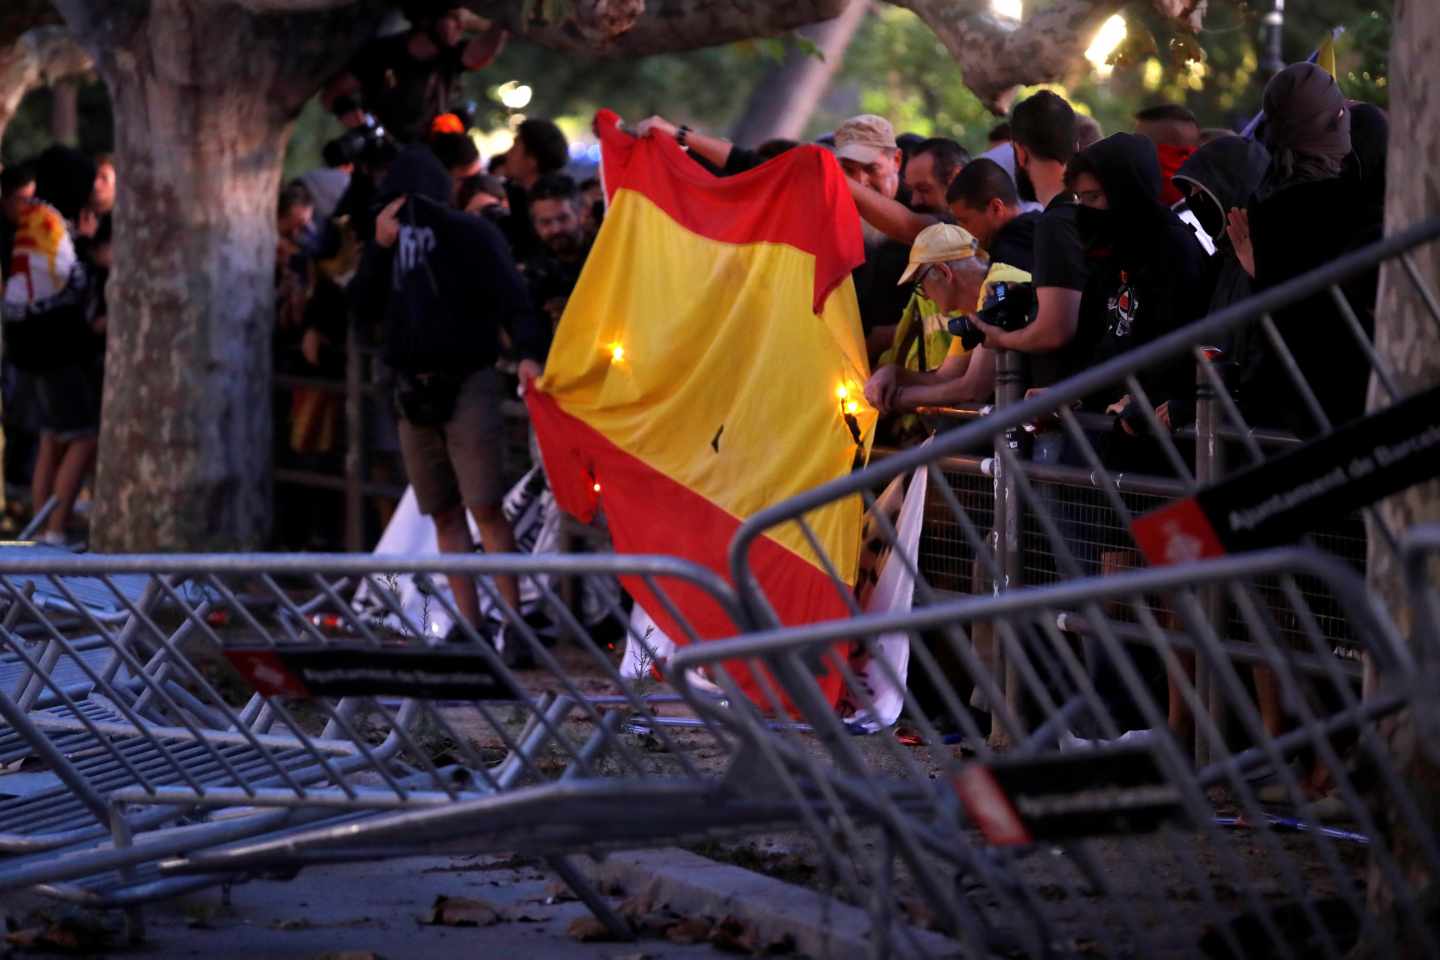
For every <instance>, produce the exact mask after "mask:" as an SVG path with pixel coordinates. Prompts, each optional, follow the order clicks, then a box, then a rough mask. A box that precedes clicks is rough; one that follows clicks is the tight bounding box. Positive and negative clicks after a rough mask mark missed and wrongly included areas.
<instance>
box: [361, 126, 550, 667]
mask: <svg viewBox="0 0 1440 960" xmlns="http://www.w3.org/2000/svg"><path fill="white" fill-rule="evenodd" d="M450 192H451V183H450V176H449V174H447V173H446V172H445V168H444V167H442V166H441V165H440V161H439V160H437V159H436V158H435V156H434V154H432V153H431V152H430V150H429V149H428V148H426V147H423V146H412V147H407V148H406V149H405V150H404V151H403V152H402V153H401V154H400V155H399V157H397V158H396V160H395V162H394V164H392V165H391V167H390V172H389V173H388V174H387V175H386V178H385V180H384V182H383V183H382V184H381V186H380V200H381V202H382V203H385V204H386V205H385V207H384V209H382V210H381V211H380V214H379V216H377V217H376V221H375V237H374V241H373V242H372V243H370V244H368V246H367V249H366V251H365V256H364V258H363V259H362V261H361V266H360V269H359V271H358V272H357V274H356V277H355V280H354V281H353V282H352V284H351V287H350V293H351V301H352V303H353V305H354V307H355V310H356V313H357V316H358V318H359V319H361V320H362V321H363V320H365V319H366V318H371V319H372V321H373V320H374V319H378V320H379V323H380V326H381V328H382V330H383V342H384V349H383V354H384V359H385V363H386V364H387V365H388V366H389V367H390V368H391V369H392V370H394V371H395V372H396V375H397V378H398V385H397V388H396V395H395V399H396V406H397V408H398V413H399V417H400V448H401V455H402V457H403V458H404V461H405V468H406V471H407V472H408V473H409V475H410V483H411V484H412V485H413V486H414V488H415V496H416V500H417V501H418V502H419V506H420V511H421V512H422V513H424V514H426V515H427V516H429V517H431V518H432V519H433V520H434V521H435V532H436V540H437V541H438V543H439V546H440V550H441V551H442V552H446V553H468V552H469V551H470V550H471V549H473V546H472V544H471V541H470V530H469V526H468V524H467V523H466V520H465V509H466V508H467V507H468V508H469V510H470V512H471V514H472V515H473V516H474V518H475V522H476V524H477V525H478V526H479V528H480V538H481V540H482V541H483V542H484V545H485V549H486V550H487V551H488V552H490V553H504V552H511V551H513V550H514V549H515V539H514V534H513V531H512V530H511V529H510V525H509V523H508V522H507V521H506V520H505V515H504V513H503V512H502V511H501V506H500V505H501V499H502V497H503V495H504V489H503V486H502V481H501V476H500V446H501V421H500V388H499V382H498V378H497V374H496V371H495V361H496V359H497V358H498V357H499V353H500V343H499V331H500V329H501V328H504V330H505V331H506V332H507V333H508V334H509V336H510V341H511V343H512V344H513V346H514V349H515V352H516V354H518V356H519V358H520V378H521V382H522V384H524V383H528V382H529V381H530V380H532V379H533V378H535V377H537V376H539V374H540V364H541V362H542V361H543V360H544V357H545V352H546V349H547V346H548V343H547V339H548V338H547V336H546V333H545V329H544V327H543V326H542V325H541V323H540V322H539V320H538V318H537V316H536V314H535V310H534V308H533V307H532V306H531V303H530V298H529V295H528V294H527V293H526V290H525V284H524V282H523V281H522V280H521V278H520V274H519V272H518V271H517V270H516V269H515V264H514V262H513V261H512V260H511V259H510V253H509V250H508V249H507V247H506V243H505V238H504V236H503V235H502V234H501V233H500V231H499V229H498V228H497V227H495V226H494V225H493V224H492V223H490V222H489V221H487V220H485V219H483V218H481V217H471V216H466V215H465V214H463V213H461V212H459V211H458V210H454V209H452V208H451V207H450ZM450 585H451V589H452V590H453V591H454V594H455V600H456V606H457V608H458V610H459V612H460V613H461V615H462V616H464V617H465V618H466V619H467V620H468V621H469V622H470V623H471V625H473V626H476V627H478V626H480V612H479V602H478V598H477V596H476V592H475V587H474V584H473V583H471V582H470V581H469V578H467V577H451V578H450ZM495 586H496V588H497V590H498V591H499V593H500V596H501V597H502V598H503V599H504V600H505V601H506V602H507V603H509V604H510V605H511V608H512V609H515V610H519V592H518V588H517V585H516V582H515V578H514V577H509V576H498V577H496V578H495ZM458 635H459V634H458V633H452V637H454V636H458ZM505 639H506V638H505V631H504V628H503V627H502V628H501V630H500V633H499V634H498V635H497V636H496V637H495V638H494V642H495V645H496V647H497V648H499V649H500V650H501V651H502V652H504V653H506V654H507V656H509V655H510V653H511V651H509V650H507V649H506V646H507V645H506V643H505Z"/></svg>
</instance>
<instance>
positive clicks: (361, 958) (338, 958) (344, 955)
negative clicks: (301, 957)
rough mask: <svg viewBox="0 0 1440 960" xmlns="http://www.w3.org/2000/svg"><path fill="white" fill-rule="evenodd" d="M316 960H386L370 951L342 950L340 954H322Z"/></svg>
mask: <svg viewBox="0 0 1440 960" xmlns="http://www.w3.org/2000/svg"><path fill="white" fill-rule="evenodd" d="M315 960H385V958H384V957H382V956H381V955H380V954H378V953H371V952H370V951H369V950H341V951H340V952H339V953H322V954H320V956H318V957H316V958H315Z"/></svg>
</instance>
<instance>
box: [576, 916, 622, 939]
mask: <svg viewBox="0 0 1440 960" xmlns="http://www.w3.org/2000/svg"><path fill="white" fill-rule="evenodd" d="M565 933H566V934H568V935H569V937H570V939H571V940H578V941H580V942H581V943H604V942H606V941H610V940H614V939H615V935H614V934H612V933H611V932H610V928H609V927H607V926H605V924H603V923H601V922H600V921H599V920H596V919H595V918H594V917H576V918H575V919H574V920H572V921H570V926H568V927H566V928H565Z"/></svg>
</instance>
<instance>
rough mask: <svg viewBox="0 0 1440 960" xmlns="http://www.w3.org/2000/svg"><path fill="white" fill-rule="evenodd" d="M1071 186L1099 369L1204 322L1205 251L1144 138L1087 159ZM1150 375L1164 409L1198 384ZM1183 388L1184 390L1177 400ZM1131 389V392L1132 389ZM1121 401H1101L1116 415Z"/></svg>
mask: <svg viewBox="0 0 1440 960" xmlns="http://www.w3.org/2000/svg"><path fill="white" fill-rule="evenodd" d="M1066 186H1067V187H1068V188H1069V189H1071V190H1072V191H1074V192H1075V195H1076V196H1077V197H1078V198H1079V200H1080V209H1079V210H1078V211H1076V213H1077V220H1076V223H1077V225H1078V227H1079V231H1080V239H1081V241H1082V242H1083V243H1084V244H1085V248H1086V255H1087V257H1088V258H1089V261H1090V265H1091V272H1090V281H1089V283H1088V284H1087V286H1086V288H1085V294H1084V302H1083V305H1082V307H1081V317H1080V326H1081V330H1082V334H1081V335H1082V336H1088V337H1089V338H1090V339H1091V343H1092V347H1091V362H1092V363H1102V362H1104V361H1106V360H1108V359H1110V358H1111V357H1114V356H1118V355H1119V354H1121V353H1124V352H1126V351H1128V350H1133V349H1134V348H1136V347H1138V346H1141V345H1142V344H1145V343H1149V342H1150V341H1151V340H1154V339H1156V338H1157V337H1160V336H1163V335H1165V334H1167V333H1170V332H1171V331H1172V330H1176V329H1178V328H1180V327H1182V326H1184V325H1185V324H1187V323H1189V322H1190V321H1192V320H1195V319H1197V318H1198V317H1200V316H1201V315H1203V313H1204V310H1205V300H1206V297H1205V292H1206V291H1205V289H1204V256H1205V254H1204V251H1203V250H1202V249H1201V247H1200V244H1199V242H1198V241H1197V240H1196V238H1195V234H1194V232H1193V231H1192V230H1191V229H1190V227H1188V226H1186V225H1185V224H1184V223H1182V222H1181V220H1180V218H1179V217H1177V216H1176V215H1175V214H1174V213H1173V212H1172V211H1171V210H1170V209H1169V208H1168V207H1166V206H1165V205H1164V204H1163V203H1161V202H1160V200H1159V196H1160V162H1159V159H1158V157H1157V156H1156V153H1155V145H1154V144H1153V143H1152V142H1151V141H1149V140H1147V139H1146V138H1144V137H1141V136H1137V135H1135V134H1130V133H1117V134H1115V135H1113V136H1110V137H1107V138H1106V139H1104V140H1101V141H1100V142H1099V143H1096V144H1094V145H1093V146H1091V147H1089V148H1088V149H1086V150H1085V151H1083V152H1081V153H1079V154H1077V155H1076V156H1075V158H1074V159H1073V160H1071V161H1070V164H1069V166H1068V168H1067V170H1066ZM1173 366H1175V368H1176V369H1174V370H1172V369H1169V367H1168V366H1167V368H1166V369H1163V370H1161V369H1152V370H1147V371H1142V373H1141V375H1140V381H1141V384H1142V385H1143V386H1144V387H1145V390H1146V393H1147V394H1148V395H1149V397H1150V400H1151V402H1152V403H1154V404H1156V405H1159V404H1161V403H1163V402H1165V401H1166V400H1169V399H1170V398H1171V397H1172V396H1175V395H1176V394H1177V393H1179V392H1188V391H1184V387H1185V385H1187V384H1191V383H1193V382H1194V376H1193V374H1192V375H1189V376H1185V375H1184V374H1183V373H1181V372H1180V370H1181V369H1183V368H1187V367H1188V362H1187V361H1185V360H1183V359H1182V360H1180V361H1177V362H1176V364H1174V365H1173ZM1177 387H1179V388H1180V390H1178V391H1177ZM1122 389H1123V388H1122ZM1120 400H1121V395H1120V392H1119V391H1118V390H1117V391H1112V392H1110V393H1107V394H1104V395H1100V396H1096V397H1092V398H1091V401H1092V403H1094V404H1096V405H1098V406H1101V407H1108V406H1110V405H1112V404H1114V403H1116V402H1117V401H1120Z"/></svg>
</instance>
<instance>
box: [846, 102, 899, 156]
mask: <svg viewBox="0 0 1440 960" xmlns="http://www.w3.org/2000/svg"><path fill="white" fill-rule="evenodd" d="M898 149H900V148H899V147H898V146H897V145H896V143H895V128H894V127H892V126H890V121H889V120H886V119H885V118H884V117H877V116H875V115H874V114H873V113H862V114H861V115H860V116H858V117H851V118H850V119H849V120H846V121H845V122H844V123H842V124H840V126H839V127H837V128H836V130H835V154H836V156H838V157H839V158H840V159H841V160H854V161H856V162H858V163H874V162H875V161H876V160H879V159H880V158H881V157H885V156H894V154H895V151H896V150H898Z"/></svg>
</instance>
